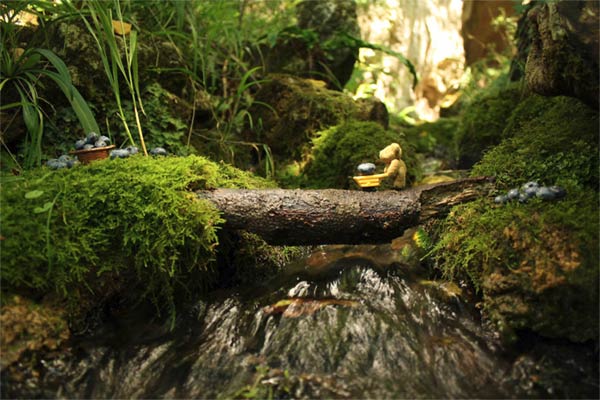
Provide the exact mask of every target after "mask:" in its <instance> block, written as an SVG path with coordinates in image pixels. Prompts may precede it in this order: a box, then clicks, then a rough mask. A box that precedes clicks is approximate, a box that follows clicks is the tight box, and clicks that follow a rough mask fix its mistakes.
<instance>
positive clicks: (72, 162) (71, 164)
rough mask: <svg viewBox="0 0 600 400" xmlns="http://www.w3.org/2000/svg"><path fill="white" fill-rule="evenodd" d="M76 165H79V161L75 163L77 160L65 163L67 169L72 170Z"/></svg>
mask: <svg viewBox="0 0 600 400" xmlns="http://www.w3.org/2000/svg"><path fill="white" fill-rule="evenodd" d="M77 164H79V161H77V160H68V161H67V168H73V167H74V166H76V165H77Z"/></svg>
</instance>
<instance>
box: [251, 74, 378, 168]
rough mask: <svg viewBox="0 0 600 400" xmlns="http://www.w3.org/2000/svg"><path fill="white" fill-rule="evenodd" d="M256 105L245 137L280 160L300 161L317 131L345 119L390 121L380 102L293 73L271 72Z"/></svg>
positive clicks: (258, 94) (258, 95) (259, 93)
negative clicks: (359, 97)
mask: <svg viewBox="0 0 600 400" xmlns="http://www.w3.org/2000/svg"><path fill="white" fill-rule="evenodd" d="M374 103H377V104H374ZM254 104H255V105H253V106H252V107H251V108H250V110H249V112H250V114H251V115H252V119H253V128H252V129H247V130H246V132H245V133H244V137H245V139H246V140H247V141H250V142H258V143H265V144H267V145H268V146H269V147H270V149H271V152H272V154H273V157H274V158H275V160H277V161H290V160H297V161H299V160H301V159H302V156H303V155H304V154H305V153H307V151H308V148H309V146H310V143H311V139H312V138H313V137H314V136H315V134H316V133H317V132H319V131H322V130H324V129H326V128H329V127H331V126H335V125H339V124H341V123H343V122H344V121H347V120H350V119H359V120H360V119H364V120H369V119H372V118H375V119H376V120H377V122H380V123H381V125H382V126H387V124H388V121H387V112H383V111H382V110H381V103H380V102H368V101H360V102H356V101H354V100H353V99H352V98H351V97H350V96H348V95H347V94H345V93H341V92H337V91H333V90H329V89H326V88H325V84H324V82H322V81H315V80H310V79H302V78H298V77H295V76H292V75H285V74H270V75H268V76H267V78H266V82H265V83H263V84H262V86H261V89H260V90H259V91H258V92H257V93H256V95H255V103H254ZM265 104H267V105H268V107H267V106H265Z"/></svg>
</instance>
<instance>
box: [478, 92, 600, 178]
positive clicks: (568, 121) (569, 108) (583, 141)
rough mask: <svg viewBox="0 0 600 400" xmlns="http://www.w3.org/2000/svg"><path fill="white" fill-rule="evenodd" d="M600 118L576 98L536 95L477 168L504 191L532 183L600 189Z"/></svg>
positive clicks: (514, 116) (517, 112) (524, 104)
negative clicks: (531, 181)
mask: <svg viewBox="0 0 600 400" xmlns="http://www.w3.org/2000/svg"><path fill="white" fill-rule="evenodd" d="M598 123H599V120H598V113H596V112H594V111H593V110H591V109H590V108H589V107H587V106H585V105H584V104H583V103H581V102H580V101H578V100H576V99H574V98H570V97H553V98H547V97H542V96H531V97H530V98H528V99H526V100H524V101H523V102H522V103H521V104H520V105H519V106H518V107H517V108H516V109H515V111H514V113H513V114H512V115H511V116H510V117H509V118H508V121H507V124H506V128H505V136H507V137H510V138H509V139H507V140H505V141H504V142H503V143H502V144H501V145H499V146H497V147H496V148H494V149H492V150H490V151H489V152H488V153H487V154H486V155H485V157H484V158H483V160H482V161H481V162H480V163H479V164H478V165H476V166H475V167H474V168H473V175H488V176H495V177H496V179H497V181H498V185H499V187H501V188H507V187H509V186H511V185H512V186H514V185H517V184H519V183H522V182H525V181H527V180H538V181H539V182H540V183H545V184H548V185H550V184H559V185H561V184H578V185H585V186H589V187H593V188H596V189H597V188H598V179H599V177H598V168H599V167H598Z"/></svg>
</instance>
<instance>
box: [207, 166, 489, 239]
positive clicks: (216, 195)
mask: <svg viewBox="0 0 600 400" xmlns="http://www.w3.org/2000/svg"><path fill="white" fill-rule="evenodd" d="M490 183H491V180H490V179H489V178H485V177H481V178H468V179H462V180H458V181H454V182H445V183H440V184H434V185H425V186H419V187H414V188H410V189H407V190H404V191H391V190H390V191H381V192H360V191H351V190H336V189H326V190H286V189H267V190H248V189H216V190H212V191H208V190H206V191H199V192H198V196H199V197H200V198H202V199H207V200H209V201H211V202H213V203H214V204H215V205H216V206H217V208H218V209H219V210H221V211H222V212H223V218H225V220H226V223H225V225H224V228H225V229H243V230H246V231H249V232H252V233H255V234H257V235H259V236H261V237H262V238H263V239H264V240H265V241H266V242H267V243H269V244H273V245H316V244H357V243H383V242H387V241H390V240H392V239H394V238H396V237H398V236H401V235H402V233H403V232H404V230H405V229H407V228H410V227H413V226H416V225H419V224H421V223H423V222H425V221H427V220H428V219H430V218H439V217H441V216H443V215H445V214H446V213H447V212H448V210H449V209H450V207H451V206H453V205H455V204H459V203H462V202H465V201H470V200H473V199H475V198H477V197H481V196H483V195H486V194H487V193H488V192H489V190H490V187H491V185H490Z"/></svg>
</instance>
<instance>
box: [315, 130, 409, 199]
mask: <svg viewBox="0 0 600 400" xmlns="http://www.w3.org/2000/svg"><path fill="white" fill-rule="evenodd" d="M394 142H396V143H400V145H401V146H402V147H403V151H404V156H403V158H404V161H405V162H406V164H407V169H408V172H409V174H410V176H413V177H414V176H415V170H416V168H417V165H416V160H415V159H414V152H412V151H411V149H410V147H408V145H407V143H406V142H405V141H404V137H403V135H402V134H400V133H397V132H392V131H386V130H385V129H383V128H382V127H381V125H379V124H377V123H375V122H360V121H349V122H346V123H343V124H341V125H337V126H335V127H333V128H330V129H327V130H325V131H322V132H320V133H319V136H318V137H317V138H316V139H314V141H313V149H312V153H311V160H310V161H309V163H308V164H307V165H306V168H305V169H304V171H303V178H304V180H305V182H304V185H305V186H307V187H311V188H340V189H346V188H349V187H350V185H351V181H352V178H351V177H352V176H353V175H354V174H355V171H356V167H357V166H358V164H360V163H363V162H376V161H377V160H378V159H379V151H381V150H382V149H383V148H384V147H385V146H387V145H389V144H390V143H394ZM382 170H383V168H382Z"/></svg>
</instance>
